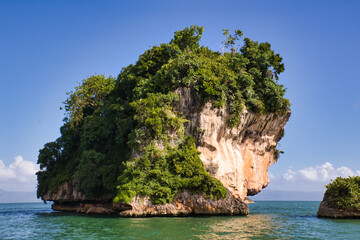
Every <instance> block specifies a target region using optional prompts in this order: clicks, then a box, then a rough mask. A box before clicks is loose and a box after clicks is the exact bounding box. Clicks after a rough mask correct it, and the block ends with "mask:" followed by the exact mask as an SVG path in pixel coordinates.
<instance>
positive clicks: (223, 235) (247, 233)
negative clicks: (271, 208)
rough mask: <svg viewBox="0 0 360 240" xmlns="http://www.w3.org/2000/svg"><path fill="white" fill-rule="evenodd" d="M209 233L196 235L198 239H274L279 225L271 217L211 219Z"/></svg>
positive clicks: (250, 216) (253, 216) (252, 216)
mask: <svg viewBox="0 0 360 240" xmlns="http://www.w3.org/2000/svg"><path fill="white" fill-rule="evenodd" d="M209 223H211V224H210V225H209V231H207V232H206V233H203V234H201V235H197V237H199V238H200V239H254V238H259V239H260V238H264V237H266V238H267V239H276V236H278V229H279V228H281V223H279V222H278V221H277V222H275V221H274V219H273V218H272V217H271V215H249V216H246V217H225V218H223V217H221V218H213V219H212V221H209Z"/></svg>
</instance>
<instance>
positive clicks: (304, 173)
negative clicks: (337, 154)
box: [269, 162, 360, 191]
mask: <svg viewBox="0 0 360 240" xmlns="http://www.w3.org/2000/svg"><path fill="white" fill-rule="evenodd" d="M348 176H360V171H359V170H357V171H354V170H352V169H350V168H348V167H346V166H341V167H338V168H335V167H334V166H333V164H332V163H330V162H325V163H324V164H323V165H319V166H313V167H307V168H303V169H300V170H294V169H292V168H289V169H288V170H287V171H286V172H285V173H284V174H282V175H274V174H271V173H269V178H270V185H269V187H270V188H272V189H277V190H280V189H282V190H286V191H291V190H296V191H323V190H325V185H326V184H328V183H330V180H333V179H335V178H336V177H348Z"/></svg>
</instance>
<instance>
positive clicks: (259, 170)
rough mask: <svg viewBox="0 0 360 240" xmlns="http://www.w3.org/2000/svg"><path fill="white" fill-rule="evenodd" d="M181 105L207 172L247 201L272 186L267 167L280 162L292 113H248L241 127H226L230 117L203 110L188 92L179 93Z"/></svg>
mask: <svg viewBox="0 0 360 240" xmlns="http://www.w3.org/2000/svg"><path fill="white" fill-rule="evenodd" d="M177 93H178V95H179V96H180V101H179V104H178V105H177V106H175V109H177V110H178V111H179V112H182V113H183V114H184V115H185V116H186V118H187V119H188V120H189V123H188V125H187V131H188V133H189V134H194V133H195V135H196V139H197V142H198V150H199V151H200V152H201V155H200V158H201V160H202V162H203V164H204V166H205V168H206V170H207V171H208V172H209V173H210V174H211V175H212V176H213V177H215V178H217V179H219V180H220V181H221V182H222V183H223V185H224V186H225V187H226V188H227V189H228V190H229V191H230V192H231V193H232V194H233V195H234V196H236V197H239V198H240V199H242V200H244V199H245V198H246V196H249V195H255V194H257V193H259V192H260V191H261V189H263V188H264V187H266V186H267V185H268V183H269V178H268V174H267V171H268V167H269V166H270V165H272V164H274V163H276V161H277V158H278V150H277V149H276V145H277V142H278V141H280V139H281V138H282V137H283V135H284V128H285V124H286V122H287V121H288V120H289V118H290V111H288V112H287V113H285V114H283V115H276V114H269V115H256V114H254V113H250V112H248V111H247V110H246V109H244V111H243V112H242V113H241V116H240V118H241V122H240V124H239V126H237V127H234V128H232V129H230V128H229V127H227V122H228V119H229V113H228V111H226V109H225V108H222V109H215V108H212V105H211V103H210V102H208V103H206V104H205V106H204V107H203V108H202V109H201V110H200V108H201V100H200V99H199V98H198V96H196V95H195V94H194V93H192V92H191V90H190V89H188V88H181V89H178V90H177Z"/></svg>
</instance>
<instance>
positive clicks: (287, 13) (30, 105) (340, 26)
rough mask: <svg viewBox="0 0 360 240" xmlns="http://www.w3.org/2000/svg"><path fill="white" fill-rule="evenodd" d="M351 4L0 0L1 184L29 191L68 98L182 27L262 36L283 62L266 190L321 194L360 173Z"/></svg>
mask: <svg viewBox="0 0 360 240" xmlns="http://www.w3.org/2000/svg"><path fill="white" fill-rule="evenodd" d="M359 10H360V2H358V1H350V0H349V1H340V0H339V1H331V0H327V1H320V0H319V1H312V0H311V1H306V0H304V1H288V0H283V1H279V0H273V1H266V0H264V1H239V0H238V1H229V0H222V1H211V0H206V1H196V0H192V1H188V0H182V1H156V0H152V1H106V0H102V1H100V0H99V1H94V0H87V1H81V0H78V1H68V0H61V1H60V0H54V1H40V0H33V1H31V0H26V1H25V0H23V1H22V0H17V1H11V0H0V36H1V37H0V80H1V87H0V102H1V104H0V113H1V117H0V189H2V190H5V191H34V190H35V189H36V178H35V175H34V173H35V172H36V171H37V170H38V166H37V165H36V161H37V156H38V153H39V149H41V148H42V147H43V146H44V144H45V143H47V142H50V141H54V140H55V139H56V138H58V137H59V136H60V133H59V128H60V126H61V125H62V119H63V118H64V112H63V111H61V110H60V107H62V106H63V101H64V100H65V99H66V98H67V95H66V93H67V92H69V91H71V90H73V89H74V87H75V86H76V85H77V84H78V82H80V81H82V80H83V79H84V78H87V77H89V76H91V75H94V74H105V75H106V76H110V75H112V76H114V77H116V76H117V75H118V74H119V72H120V71H121V69H122V67H125V66H127V65H129V64H132V63H135V61H136V60H137V58H138V56H139V55H140V54H142V53H143V52H144V51H145V50H146V49H148V48H149V47H150V46H153V45H159V44H160V43H165V42H169V41H170V40H171V38H172V37H173V33H174V32H175V31H177V30H181V29H183V28H185V27H188V26H190V25H200V26H203V27H204V34H203V37H202V41H201V44H202V45H205V46H208V47H209V48H211V49H212V50H215V51H218V50H220V49H221V47H222V46H221V41H222V40H223V36H222V29H230V30H235V29H241V30H242V31H243V32H244V35H245V36H246V37H249V38H251V39H253V40H256V41H259V42H269V43H271V45H272V48H273V50H275V52H277V53H279V54H280V55H281V56H282V57H283V59H284V63H285V68H286V70H285V72H284V73H283V74H281V75H280V80H279V81H280V83H282V84H284V86H285V87H286V88H287V92H286V97H287V98H289V99H290V102H291V111H292V116H291V118H290V120H289V122H288V123H287V125H286V128H285V137H284V138H283V139H282V140H281V141H280V144H279V149H280V150H282V151H284V152H285V154H283V155H281V157H280V159H279V161H278V163H277V164H275V165H273V166H271V167H270V170H269V176H270V184H269V186H268V188H269V189H273V190H285V191H292V190H301V191H324V190H325V188H324V185H325V184H327V183H329V181H330V179H334V178H335V177H336V176H344V177H345V176H348V175H359V174H360V161H359V160H360V156H359V148H360V138H359V136H360V126H359V123H360V94H359V89H360V81H359V80H360V79H359V75H360V74H359V65H360V44H359V43H360V28H359V27H358V26H359V25H360V15H359V14H358V13H359Z"/></svg>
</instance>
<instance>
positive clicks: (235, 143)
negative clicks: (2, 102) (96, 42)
mask: <svg viewBox="0 0 360 240" xmlns="http://www.w3.org/2000/svg"><path fill="white" fill-rule="evenodd" d="M202 33H203V28H202V27H199V26H191V27H190V28H185V29H184V30H180V31H177V32H175V34H174V38H173V39H172V40H171V41H170V42H169V43H165V44H160V46H153V47H152V48H150V49H148V50H146V51H145V52H144V54H142V55H140V56H139V60H138V61H137V62H136V63H135V64H130V65H129V66H127V67H125V68H123V69H122V71H121V72H120V74H119V75H118V77H117V79H116V80H115V79H114V78H112V77H109V78H105V76H103V75H97V76H91V77H89V78H87V79H85V80H83V82H82V84H80V85H79V86H77V87H76V88H75V91H71V92H69V97H68V99H67V100H66V101H65V102H64V104H65V107H64V109H65V114H66V117H65V119H64V125H63V126H62V127H61V128H60V132H61V136H60V137H59V138H58V139H56V140H55V141H53V142H49V143H47V144H45V145H44V148H43V149H41V150H40V154H39V158H38V163H39V164H40V171H39V172H37V176H38V188H37V196H38V197H41V198H42V199H43V200H45V201H54V204H53V208H54V209H56V210H60V211H77V212H83V213H88V214H91V213H94V214H95V213H104V214H110V213H116V214H120V215H121V216H159V215H160V216H168V215H174V216H179V215H181V216H184V215H191V214H227V215H245V214H247V213H248V208H247V202H248V201H247V200H246V199H247V196H250V195H254V194H257V193H258V192H260V191H261V189H262V188H264V187H266V186H267V185H268V183H269V178H268V174H267V170H268V167H269V166H270V165H271V164H274V163H276V161H277V159H278V157H279V153H280V151H279V150H277V149H276V145H277V143H278V141H279V140H280V139H281V138H282V136H283V134H284V127H285V124H286V122H287V121H288V119H289V117H290V110H289V107H290V102H289V100H288V99H286V98H285V97H284V94H285V91H286V89H285V88H284V86H283V85H282V84H280V83H279V82H278V79H279V74H281V73H282V72H283V71H284V70H285V65H284V63H282V58H281V57H280V55H279V54H277V53H275V52H274V51H273V50H272V49H271V45H270V44H269V43H266V42H265V43H259V42H257V41H252V40H251V39H249V38H246V37H245V38H244V41H243V45H242V46H241V44H239V48H236V47H235V45H236V46H237V45H238V44H237V43H236V42H237V41H238V40H240V38H242V36H243V33H242V31H240V30H236V31H235V32H234V35H231V34H230V32H229V31H224V35H225V41H224V42H223V43H224V45H225V47H226V48H227V49H228V51H225V52H224V53H219V52H216V51H212V50H211V49H209V48H207V47H205V46H200V39H201V36H202ZM237 50H238V51H237Z"/></svg>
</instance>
